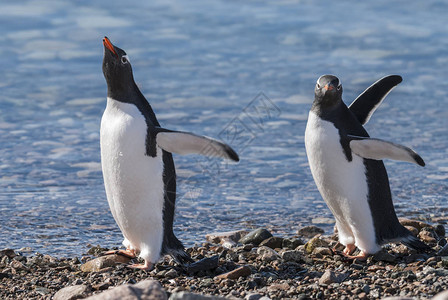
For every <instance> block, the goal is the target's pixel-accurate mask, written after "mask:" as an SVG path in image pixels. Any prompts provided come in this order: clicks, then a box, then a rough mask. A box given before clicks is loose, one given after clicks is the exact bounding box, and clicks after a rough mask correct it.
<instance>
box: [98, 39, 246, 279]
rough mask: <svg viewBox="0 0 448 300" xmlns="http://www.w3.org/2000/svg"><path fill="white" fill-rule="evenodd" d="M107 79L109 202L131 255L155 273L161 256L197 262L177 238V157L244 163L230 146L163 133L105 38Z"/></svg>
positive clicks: (121, 54)
mask: <svg viewBox="0 0 448 300" xmlns="http://www.w3.org/2000/svg"><path fill="white" fill-rule="evenodd" d="M103 45H104V57H103V64H102V69H103V74H104V77H105V79H106V83H107V105H106V109H105V111H104V114H103V116H102V119H101V129H100V146H101V166H102V171H103V178H104V186H105V190H106V196H107V200H108V203H109V207H110V210H111V212H112V215H113V217H114V219H115V221H116V223H117V224H118V227H119V228H120V230H121V232H122V234H123V237H124V241H123V245H124V246H125V247H126V250H121V251H120V252H121V253H122V254H123V255H126V256H129V257H136V256H137V255H139V257H141V258H142V259H143V260H144V261H145V262H144V264H134V265H131V266H130V267H132V268H139V269H144V270H149V269H152V267H153V265H154V264H155V263H156V262H157V261H158V260H159V258H160V257H161V255H165V254H169V255H171V256H172V257H173V258H174V259H175V260H177V261H178V262H180V263H186V262H191V261H192V259H191V257H190V256H189V255H188V254H187V253H186V252H185V250H184V246H183V245H182V243H181V242H180V241H179V240H178V239H177V238H176V236H175V235H174V232H173V221H174V209H175V202H176V170H175V167H174V162H173V156H172V153H176V154H182V155H185V154H192V153H196V154H202V155H207V156H214V157H221V158H224V159H229V160H232V161H239V157H238V154H237V153H236V152H235V151H234V150H233V149H232V148H231V147H230V146H228V145H226V144H224V143H222V142H220V141H218V140H215V139H212V138H209V137H206V136H200V135H195V134H193V133H189V132H180V131H174V130H169V129H165V128H162V127H160V124H159V122H158V121H157V118H156V116H155V114H154V111H153V110H152V108H151V106H150V104H149V103H148V101H147V100H146V99H145V97H144V96H143V94H142V93H141V92H140V90H139V88H138V87H137V85H136V84H135V82H134V78H133V73H132V67H131V63H130V60H129V57H128V55H127V54H126V52H125V51H124V50H122V49H120V48H118V47H117V46H114V45H113V44H112V43H111V41H110V40H109V39H108V38H107V37H104V39H103Z"/></svg>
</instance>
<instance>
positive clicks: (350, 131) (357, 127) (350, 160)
mask: <svg viewBox="0 0 448 300" xmlns="http://www.w3.org/2000/svg"><path fill="white" fill-rule="evenodd" d="M401 80H402V79H401V77H400V76H398V75H392V76H387V77H384V78H382V79H380V80H379V81H377V82H375V83H374V84H373V85H372V86H371V87H369V88H368V89H367V90H366V91H365V92H364V93H362V94H361V95H360V96H359V97H357V98H356V99H355V101H353V103H352V104H351V105H350V107H347V106H346V105H345V104H344V102H343V101H342V84H341V82H340V81H339V79H338V78H337V77H336V76H334V75H323V76H321V77H319V79H318V80H317V83H316V87H315V90H314V93H315V96H314V102H313V104H312V106H311V110H310V112H309V116H308V121H307V125H306V130H305V148H306V153H307V157H308V161H309V166H310V169H311V173H312V176H313V178H314V181H315V183H316V185H317V188H318V190H319V192H320V194H321V196H322V198H323V199H324V200H325V202H326V204H327V205H328V207H329V208H330V210H331V212H332V213H333V215H334V217H335V219H336V227H337V230H338V236H339V241H340V243H341V244H343V245H344V246H345V249H344V250H343V253H344V254H345V255H346V256H348V257H350V258H353V259H355V258H358V259H360V260H364V259H366V258H367V257H368V256H369V255H370V254H374V253H376V252H378V251H379V250H381V246H382V245H384V244H387V243H390V242H402V243H403V244H405V245H406V246H408V247H411V248H413V249H417V250H420V251H427V250H429V246H427V245H426V244H424V243H423V242H422V241H420V240H419V239H418V238H416V237H415V236H413V235H412V233H411V232H410V231H409V230H407V229H406V228H405V227H404V226H402V225H401V224H400V223H399V221H398V218H397V215H396V213H395V209H394V206H393V203H392V195H391V191H390V186H389V179H388V176H387V172H386V168H385V167H384V164H383V161H382V160H383V159H394V160H399V161H406V162H411V163H415V164H417V165H420V166H424V165H425V162H424V161H423V159H422V158H421V157H420V156H419V155H418V154H417V153H416V152H414V151H413V150H412V149H410V148H408V147H405V146H402V145H398V144H395V143H392V142H389V141H384V140H381V139H377V138H370V137H369V135H368V133H367V131H366V130H365V129H364V127H363V125H364V124H366V123H367V122H368V121H369V119H370V117H371V116H372V114H373V112H374V111H375V110H376V108H377V107H378V106H379V105H380V104H381V102H382V101H383V99H384V98H385V97H386V96H387V94H388V93H389V92H390V91H391V90H392V89H393V87H395V86H396V85H397V84H399V83H400V82H401ZM356 248H358V249H359V250H360V252H359V254H358V255H356V256H352V255H351V254H352V253H353V252H354V250H355V249H356Z"/></svg>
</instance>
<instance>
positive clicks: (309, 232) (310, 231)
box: [297, 225, 325, 238]
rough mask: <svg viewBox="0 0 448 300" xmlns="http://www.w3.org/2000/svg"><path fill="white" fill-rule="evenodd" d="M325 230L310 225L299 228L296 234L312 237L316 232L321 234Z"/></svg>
mask: <svg viewBox="0 0 448 300" xmlns="http://www.w3.org/2000/svg"><path fill="white" fill-rule="evenodd" d="M324 232H325V231H324V230H323V229H322V228H320V227H317V226H314V225H310V226H305V227H302V228H300V229H299V230H298V231H297V234H298V235H300V236H303V237H307V238H312V237H314V236H316V235H317V234H323V233H324Z"/></svg>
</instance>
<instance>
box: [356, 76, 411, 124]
mask: <svg viewBox="0 0 448 300" xmlns="http://www.w3.org/2000/svg"><path fill="white" fill-rule="evenodd" d="M402 80H403V79H402V78H401V76H399V75H389V76H386V77H383V78H381V79H380V80H378V81H377V82H375V83H374V84H372V85H371V86H370V87H368V88H367V89H366V90H365V91H364V92H363V93H362V94H361V95H359V96H358V97H357V98H356V99H355V100H354V101H353V102H352V104H350V106H349V107H348V108H349V109H350V110H351V112H352V113H353V114H354V115H355V116H356V118H357V119H358V121H359V123H361V124H362V125H364V124H366V123H367V122H368V121H369V119H370V117H371V116H372V114H373V113H374V112H375V110H376V109H377V108H378V106H380V104H381V102H383V100H384V98H385V97H386V96H387V94H389V92H390V91H391V90H392V89H393V88H394V87H395V86H397V85H398V84H399V83H400V82H401V81H402Z"/></svg>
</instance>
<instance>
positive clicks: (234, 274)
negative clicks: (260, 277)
mask: <svg viewBox="0 0 448 300" xmlns="http://www.w3.org/2000/svg"><path fill="white" fill-rule="evenodd" d="M251 273H252V270H251V269H250V267H249V266H242V267H239V268H237V269H235V270H233V271H230V272H227V273H224V274H221V275H218V276H216V277H215V278H217V279H238V278H240V277H245V276H249V275H250V274H251Z"/></svg>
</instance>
